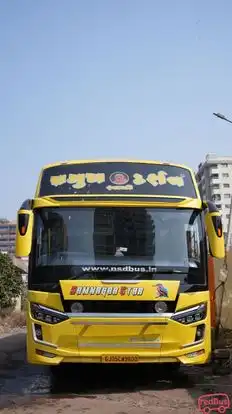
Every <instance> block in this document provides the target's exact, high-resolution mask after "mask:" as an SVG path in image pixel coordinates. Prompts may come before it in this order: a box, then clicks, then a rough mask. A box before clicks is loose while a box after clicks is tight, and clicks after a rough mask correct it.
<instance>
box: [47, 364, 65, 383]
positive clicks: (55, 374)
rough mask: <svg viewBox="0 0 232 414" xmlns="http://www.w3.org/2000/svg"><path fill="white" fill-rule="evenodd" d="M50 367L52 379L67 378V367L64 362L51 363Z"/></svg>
mask: <svg viewBox="0 0 232 414" xmlns="http://www.w3.org/2000/svg"><path fill="white" fill-rule="evenodd" d="M49 368H50V374H51V377H52V379H56V380H60V381H61V380H64V379H65V370H66V367H65V366H64V365H63V364H60V365H51V366H50V367H49Z"/></svg>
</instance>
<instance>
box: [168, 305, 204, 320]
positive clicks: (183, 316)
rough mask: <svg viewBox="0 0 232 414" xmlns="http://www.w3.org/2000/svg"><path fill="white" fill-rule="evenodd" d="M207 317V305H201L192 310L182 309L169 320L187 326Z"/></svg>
mask: <svg viewBox="0 0 232 414" xmlns="http://www.w3.org/2000/svg"><path fill="white" fill-rule="evenodd" d="M206 315H207V303H201V304H199V305H197V306H194V307H193V308H188V309H184V310H182V311H179V312H176V313H174V314H173V315H172V317H171V319H173V320H174V321H176V322H179V323H183V324H184V325H189V324H190V323H194V322H198V321H202V320H203V319H205V318H206Z"/></svg>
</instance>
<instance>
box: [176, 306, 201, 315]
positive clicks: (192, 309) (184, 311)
mask: <svg viewBox="0 0 232 414" xmlns="http://www.w3.org/2000/svg"><path fill="white" fill-rule="evenodd" d="M201 306H202V307H206V304H205V303H200V304H199V305H197V306H194V307H193V308H187V309H185V310H182V311H177V312H175V313H174V314H173V316H179V315H183V314H184V313H188V312H194V311H195V310H197V309H199V308H200V307H201Z"/></svg>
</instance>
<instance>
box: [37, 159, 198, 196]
mask: <svg viewBox="0 0 232 414" xmlns="http://www.w3.org/2000/svg"><path fill="white" fill-rule="evenodd" d="M84 194H86V195H87V194H88V195H102V196H105V195H107V194H114V195H115V194H117V195H121V194H127V195H135V196H136V195H141V196H142V195H144V196H159V195H161V196H178V197H190V198H198V196H197V194H196V190H195V186H194V182H193V178H192V175H191V172H190V170H188V169H186V168H183V167H179V166H175V165H169V164H152V163H150V164H148V163H142V162H141V163H140V162H116V161H115V162H85V163H84V162H83V163H73V164H69V163H68V164H59V165H55V166H51V167H48V168H45V169H44V170H43V172H42V177H41V181H40V186H39V194H38V196H39V197H45V196H52V195H84Z"/></svg>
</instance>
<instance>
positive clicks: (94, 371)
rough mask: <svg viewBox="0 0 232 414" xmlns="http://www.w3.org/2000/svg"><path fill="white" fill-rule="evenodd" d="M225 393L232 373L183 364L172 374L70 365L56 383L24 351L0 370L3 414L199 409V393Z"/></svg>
mask: <svg viewBox="0 0 232 414" xmlns="http://www.w3.org/2000/svg"><path fill="white" fill-rule="evenodd" d="M222 392H224V393H227V394H228V396H229V398H230V399H231V397H232V376H231V375H227V376H223V377H216V376H212V373H211V370H210V368H194V367H189V368H184V369H182V370H181V371H180V372H179V373H178V374H176V375H174V376H172V377H170V376H169V373H167V372H165V373H164V372H162V371H159V372H158V371H157V368H156V367H154V366H149V367H148V366H147V367H135V366H130V367H129V366H127V367H125V366H114V367H99V366H89V367H88V368H86V367H83V368H82V367H72V368H71V369H70V370H69V371H67V372H66V373H65V375H64V378H63V379H62V381H59V382H54V381H53V380H52V377H51V375H50V372H49V370H48V369H46V368H44V367H36V366H29V365H28V364H27V363H26V360H25V352H24V351H20V352H18V354H17V355H16V354H15V355H14V356H13V360H12V361H11V362H9V361H8V365H7V366H5V368H4V367H2V368H1V370H0V412H1V414H14V413H15V414H41V413H43V412H44V413H46V414H53V413H54V414H55V413H57V414H74V413H80V414H84V413H86V414H110V413H112V414H153V413H154V414H155V413H163V414H166V413H180V414H182V413H183V414H185V413H198V412H199V410H198V408H197V406H198V398H199V397H200V396H201V395H203V394H209V393H211V394H214V393H222ZM226 412H227V413H229V412H232V410H231V411H230V410H227V411H226Z"/></svg>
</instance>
